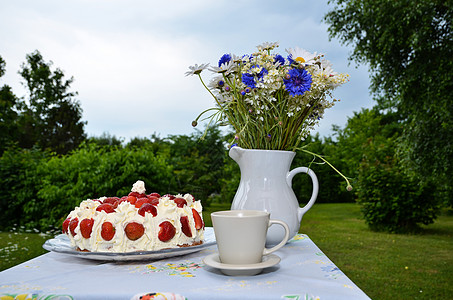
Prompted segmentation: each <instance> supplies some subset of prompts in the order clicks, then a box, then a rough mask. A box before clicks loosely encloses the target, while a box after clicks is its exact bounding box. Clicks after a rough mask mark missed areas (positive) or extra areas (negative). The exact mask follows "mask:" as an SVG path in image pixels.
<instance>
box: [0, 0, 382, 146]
mask: <svg viewBox="0 0 453 300" xmlns="http://www.w3.org/2000/svg"><path fill="white" fill-rule="evenodd" d="M329 9H331V7H330V8H329V6H328V4H327V0H317V1H311V0H284V1H270V0H216V1H213V0H190V1H187V0H172V1H153V0H130V1H125V0H124V1H123V0H73V1H61V0H41V1H35V0H28V1H25V0H15V1H10V0H0V55H1V56H2V57H3V59H4V60H5V61H6V64H7V65H6V72H7V73H6V75H5V76H4V77H2V78H1V79H0V86H1V85H4V84H8V85H10V86H11V87H12V88H13V91H14V93H15V94H16V95H18V96H25V90H24V89H23V87H22V85H21V77H20V76H19V75H18V71H19V69H20V66H21V64H22V63H24V62H25V60H26V59H25V56H26V54H29V53H31V52H33V51H35V50H39V51H40V52H41V54H42V55H43V57H44V60H45V61H52V62H53V66H54V67H58V68H60V69H61V70H63V72H64V74H65V75H66V76H67V77H68V78H69V77H71V76H73V77H74V83H73V84H72V91H77V92H78V93H79V94H78V96H77V98H76V99H77V100H79V101H80V103H81V106H82V109H83V119H84V120H85V121H88V124H87V126H86V132H87V133H88V135H89V136H99V135H101V134H102V133H104V132H108V133H109V134H111V135H115V136H116V137H122V138H124V139H125V140H126V141H127V140H129V139H130V138H132V137H137V136H139V137H148V136H150V135H151V134H153V133H157V134H159V135H160V136H161V137H165V136H167V135H173V134H176V135H179V134H190V133H192V132H193V131H194V129H193V128H192V126H191V122H192V120H193V119H194V118H195V117H196V116H197V115H198V114H199V113H200V112H201V111H203V110H204V109H207V108H209V107H212V106H213V104H214V103H213V99H212V98H210V96H209V94H208V93H207V92H206V90H204V89H203V87H202V86H201V84H200V83H199V81H198V79H197V78H196V77H193V76H190V77H185V76H184V73H185V72H186V71H187V70H188V66H191V65H194V64H196V63H197V64H201V63H210V64H212V65H216V64H217V62H218V60H219V58H220V57H221V56H222V55H223V54H224V53H233V54H236V55H243V54H248V53H251V52H253V51H255V50H256V46H257V45H259V44H261V43H263V42H279V44H280V47H279V48H277V52H278V53H280V54H282V55H283V54H284V56H286V52H285V49H286V48H292V47H301V48H304V49H306V50H308V51H310V52H318V53H319V52H321V53H324V54H325V55H326V58H327V59H329V60H330V61H331V62H332V63H333V65H334V69H335V70H336V71H337V72H341V73H349V74H350V76H351V78H350V79H351V80H350V82H349V83H347V84H345V85H343V86H341V87H340V88H338V89H337V90H335V92H334V96H335V98H338V99H341V102H339V103H337V104H336V106H335V107H333V108H331V109H330V110H329V111H328V112H327V113H326V114H325V116H324V119H323V120H322V121H321V123H320V126H319V127H318V129H317V131H318V132H319V133H320V134H321V135H323V136H328V135H330V133H331V127H332V124H336V125H339V126H341V127H343V126H344V125H345V123H346V121H347V118H348V117H351V116H352V115H353V112H354V111H359V110H360V109H361V107H372V106H373V105H374V103H373V101H372V100H371V97H370V95H369V92H368V86H369V78H368V72H367V67H366V66H360V67H356V65H355V64H354V63H351V64H350V65H349V62H348V60H347V58H348V54H349V53H350V51H351V49H350V48H347V47H345V46H341V45H340V44H339V42H338V41H337V40H332V41H329V39H328V35H327V27H328V26H327V25H326V24H325V23H323V22H322V18H323V16H324V15H325V13H326V12H327V11H328V10H329ZM205 75H206V76H208V75H210V73H209V72H206V73H205ZM207 78H210V77H209V76H208V77H207ZM201 128H202V127H201Z"/></svg>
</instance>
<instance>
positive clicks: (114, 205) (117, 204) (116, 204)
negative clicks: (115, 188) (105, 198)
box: [113, 198, 126, 208]
mask: <svg viewBox="0 0 453 300" xmlns="http://www.w3.org/2000/svg"><path fill="white" fill-rule="evenodd" d="M125 201H126V199H123V198H121V199H120V200H119V201H116V202H115V203H113V208H117V207H118V206H119V205H120V204H121V203H123V202H125Z"/></svg>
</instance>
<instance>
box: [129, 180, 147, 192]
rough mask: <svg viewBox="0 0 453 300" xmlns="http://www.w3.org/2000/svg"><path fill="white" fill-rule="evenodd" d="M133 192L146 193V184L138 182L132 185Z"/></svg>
mask: <svg viewBox="0 0 453 300" xmlns="http://www.w3.org/2000/svg"><path fill="white" fill-rule="evenodd" d="M131 192H137V193H139V194H144V193H146V189H145V183H144V182H143V181H141V180H137V182H136V183H134V184H133V185H132V189H131Z"/></svg>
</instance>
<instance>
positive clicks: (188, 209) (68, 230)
mask: <svg viewBox="0 0 453 300" xmlns="http://www.w3.org/2000/svg"><path fill="white" fill-rule="evenodd" d="M63 233H65V234H66V235H67V236H68V237H69V239H70V241H71V245H72V246H73V247H75V248H77V250H79V251H89V252H114V253H120V252H134V251H156V250H162V249H168V248H177V247H190V246H194V245H200V244H202V243H203V235H204V223H203V217H202V206H201V201H200V200H195V198H194V197H193V196H192V195H191V194H185V195H182V194H178V195H170V194H167V195H164V196H160V195H159V194H157V193H151V194H148V195H146V189H145V184H144V182H143V181H140V180H139V181H137V182H136V183H134V185H133V186H132V190H131V192H130V193H129V194H128V195H127V196H123V197H121V198H119V197H102V198H99V199H87V200H84V201H82V202H81V203H80V205H79V206H78V207H76V208H75V209H74V210H73V211H71V212H70V213H69V215H68V216H67V218H66V220H65V221H64V222H63Z"/></svg>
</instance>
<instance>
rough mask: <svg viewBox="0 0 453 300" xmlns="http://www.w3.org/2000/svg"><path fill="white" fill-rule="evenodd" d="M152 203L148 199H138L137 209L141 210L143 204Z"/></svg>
mask: <svg viewBox="0 0 453 300" xmlns="http://www.w3.org/2000/svg"><path fill="white" fill-rule="evenodd" d="M150 201H151V200H149V199H148V198H147V197H143V198H138V199H137V201H136V202H135V207H136V208H140V207H142V205H143V204H145V203H150Z"/></svg>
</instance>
